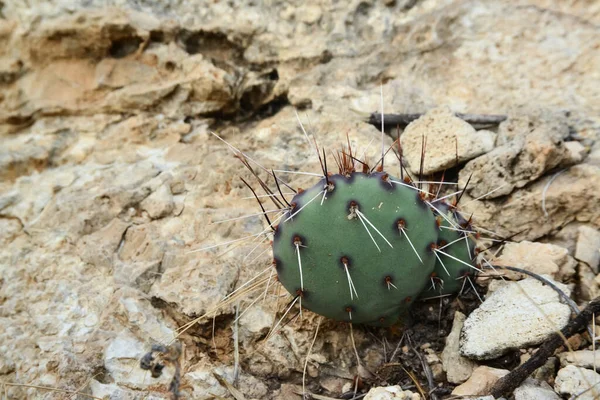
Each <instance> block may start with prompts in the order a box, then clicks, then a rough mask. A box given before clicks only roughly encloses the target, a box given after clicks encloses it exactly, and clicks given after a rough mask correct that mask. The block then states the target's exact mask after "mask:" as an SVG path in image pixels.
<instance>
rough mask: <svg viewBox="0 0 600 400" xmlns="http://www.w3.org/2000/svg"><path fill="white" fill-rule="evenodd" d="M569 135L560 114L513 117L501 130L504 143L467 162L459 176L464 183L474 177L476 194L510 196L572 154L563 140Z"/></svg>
mask: <svg viewBox="0 0 600 400" xmlns="http://www.w3.org/2000/svg"><path fill="white" fill-rule="evenodd" d="M568 135H569V129H568V126H567V123H566V120H565V119H564V118H560V117H559V116H556V115H540V116H538V117H532V116H521V117H512V118H509V119H507V120H506V121H504V122H502V123H501V124H500V126H499V129H498V142H499V143H501V145H500V146H499V147H497V148H495V149H494V150H493V151H490V152H489V153H487V154H485V155H483V156H481V157H478V158H476V159H475V160H473V161H470V162H469V163H467V165H465V168H463V169H462V171H461V172H460V175H459V183H460V186H461V187H464V186H465V185H466V182H467V180H468V179H470V182H469V187H468V188H467V191H468V192H469V194H470V195H471V196H473V197H479V196H483V195H485V194H487V196H486V197H487V198H488V199H489V198H496V197H500V196H504V195H507V194H509V193H511V192H512V191H513V189H514V188H520V187H523V186H525V185H526V184H528V183H529V182H532V181H534V180H536V179H537V178H539V177H540V176H542V175H543V174H544V173H545V172H546V171H549V170H551V169H553V168H555V167H556V166H558V165H559V164H560V163H561V161H563V160H565V159H566V158H567V157H569V156H570V152H569V150H568V149H567V148H566V147H565V146H564V144H563V142H562V141H563V139H565V138H566V137H567V136H568ZM492 191H493V192H492Z"/></svg>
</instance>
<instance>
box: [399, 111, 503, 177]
mask: <svg viewBox="0 0 600 400" xmlns="http://www.w3.org/2000/svg"><path fill="white" fill-rule="evenodd" d="M495 138H496V135H495V134H494V133H493V132H490V131H485V130H483V131H475V129H474V128H473V127H472V126H471V125H469V124H468V123H467V122H465V121H463V120H462V119H460V118H458V117H456V116H455V115H454V113H453V112H452V111H450V110H449V109H447V108H438V109H433V110H431V111H429V112H427V113H426V114H425V115H423V116H422V117H421V118H419V119H417V120H416V121H413V122H411V123H410V124H409V125H408V126H407V127H406V129H405V130H404V132H403V133H402V136H401V142H402V149H403V152H404V153H403V154H404V156H405V157H406V160H407V161H408V164H409V165H410V168H411V170H412V171H413V172H414V173H418V172H419V167H420V160H421V150H422V146H423V142H422V141H423V140H424V141H425V142H424V143H425V146H426V152H425V160H424V163H423V173H425V174H431V173H433V172H437V171H443V170H444V169H446V168H450V167H454V166H455V165H456V162H457V160H458V163H463V162H465V161H468V160H471V159H473V158H475V157H477V156H479V155H481V154H484V153H486V152H488V151H490V150H492V149H493V148H494V141H495ZM449 149H456V151H449Z"/></svg>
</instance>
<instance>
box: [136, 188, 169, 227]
mask: <svg viewBox="0 0 600 400" xmlns="http://www.w3.org/2000/svg"><path fill="white" fill-rule="evenodd" d="M140 206H141V208H142V210H144V211H146V212H147V213H148V215H150V218H152V219H159V218H163V217H165V216H167V215H168V214H170V213H171V211H173V209H174V208H175V204H174V203H173V195H172V194H171V189H170V188H169V186H167V185H161V186H159V188H158V189H157V190H156V191H155V192H153V193H152V194H151V195H150V196H148V197H146V198H145V199H144V200H142V202H141V203H140Z"/></svg>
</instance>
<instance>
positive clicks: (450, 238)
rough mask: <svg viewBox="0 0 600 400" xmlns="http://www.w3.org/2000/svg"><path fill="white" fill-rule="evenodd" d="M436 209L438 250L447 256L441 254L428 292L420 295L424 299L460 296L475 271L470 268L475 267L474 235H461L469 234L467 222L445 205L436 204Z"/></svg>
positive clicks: (429, 283)
mask: <svg viewBox="0 0 600 400" xmlns="http://www.w3.org/2000/svg"><path fill="white" fill-rule="evenodd" d="M435 207H436V209H437V211H435V214H436V215H437V216H438V217H437V218H438V221H439V224H440V232H439V238H438V247H439V249H440V251H442V252H444V253H446V254H447V255H446V254H442V253H440V252H438V257H439V259H437V260H436V263H435V268H434V271H433V274H432V277H431V278H430V280H429V282H428V285H427V289H426V290H424V291H423V293H422V294H421V297H422V298H425V297H432V296H440V295H446V294H451V293H456V292H458V291H459V290H460V289H461V287H462V286H463V284H464V277H465V276H466V275H467V274H471V273H473V272H474V271H475V270H474V269H473V268H470V267H469V266H473V267H474V266H475V242H474V241H473V239H472V238H471V235H469V234H467V233H465V232H461V231H459V230H466V231H469V230H470V226H469V224H468V222H467V221H466V220H465V219H464V218H463V217H462V215H461V214H460V213H458V212H457V211H453V210H452V209H451V207H450V206H449V205H448V204H446V203H444V202H438V203H436V204H435ZM440 213H443V215H444V216H443V217H442V216H441V215H440ZM458 260H460V261H458ZM442 263H443V265H442Z"/></svg>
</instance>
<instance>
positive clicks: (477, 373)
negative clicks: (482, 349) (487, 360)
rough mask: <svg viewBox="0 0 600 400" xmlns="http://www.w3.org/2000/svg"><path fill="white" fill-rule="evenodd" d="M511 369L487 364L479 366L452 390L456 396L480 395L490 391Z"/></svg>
mask: <svg viewBox="0 0 600 400" xmlns="http://www.w3.org/2000/svg"><path fill="white" fill-rule="evenodd" d="M508 372H509V371H507V370H505V369H497V368H490V367H487V366H485V365H482V366H480V367H477V368H476V369H475V370H474V371H473V374H472V375H471V377H470V378H469V379H468V380H467V381H466V382H465V383H463V384H462V385H460V386H457V387H456V388H454V390H453V391H452V394H453V395H455V396H479V395H485V394H487V393H489V392H490V390H491V389H492V386H494V384H495V383H496V382H497V381H498V380H499V379H500V378H502V377H503V376H505V375H506V374H508Z"/></svg>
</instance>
